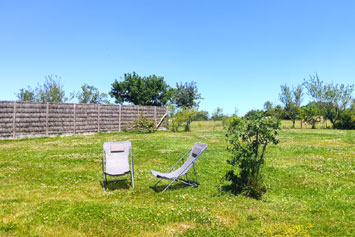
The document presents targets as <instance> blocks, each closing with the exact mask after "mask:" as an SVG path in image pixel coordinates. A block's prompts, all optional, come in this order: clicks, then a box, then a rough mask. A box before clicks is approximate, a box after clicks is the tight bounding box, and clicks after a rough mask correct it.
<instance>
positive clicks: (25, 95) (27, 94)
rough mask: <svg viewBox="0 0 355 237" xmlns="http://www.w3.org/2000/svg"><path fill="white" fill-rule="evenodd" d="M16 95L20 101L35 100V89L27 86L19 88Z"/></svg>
mask: <svg viewBox="0 0 355 237" xmlns="http://www.w3.org/2000/svg"><path fill="white" fill-rule="evenodd" d="M16 96H17V98H18V99H19V100H20V101H36V91H35V90H33V89H32V88H31V87H29V86H28V87H27V89H25V88H21V89H20V91H19V93H17V94H16Z"/></svg>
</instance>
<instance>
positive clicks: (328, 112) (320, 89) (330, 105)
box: [304, 74, 354, 125]
mask: <svg viewBox="0 0 355 237" xmlns="http://www.w3.org/2000/svg"><path fill="white" fill-rule="evenodd" d="M304 85H305V87H306V88H307V90H308V95H310V96H311V97H312V98H313V99H314V100H315V101H316V102H317V104H318V105H319V107H320V113H322V114H323V115H324V116H325V118H327V119H329V120H330V122H331V123H332V124H333V125H334V124H335V122H336V121H337V120H338V119H339V118H340V116H341V113H342V112H343V111H344V110H345V109H346V108H347V106H348V104H349V103H350V102H351V99H352V92H353V90H354V85H346V86H345V85H344V84H340V85H338V84H333V83H329V84H326V83H324V82H323V81H321V80H320V78H319V76H318V75H317V74H316V75H315V76H310V79H309V80H308V81H305V82H304Z"/></svg>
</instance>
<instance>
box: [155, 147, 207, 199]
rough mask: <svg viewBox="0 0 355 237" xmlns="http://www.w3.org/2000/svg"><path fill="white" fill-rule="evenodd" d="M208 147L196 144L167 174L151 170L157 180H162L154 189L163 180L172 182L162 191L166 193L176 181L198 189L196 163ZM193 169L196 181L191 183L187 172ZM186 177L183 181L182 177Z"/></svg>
mask: <svg viewBox="0 0 355 237" xmlns="http://www.w3.org/2000/svg"><path fill="white" fill-rule="evenodd" d="M206 148H207V145H206V144H203V143H199V142H197V143H195V145H194V146H193V147H192V148H191V149H190V150H189V151H188V152H187V153H185V155H184V156H183V157H181V158H180V159H179V160H178V162H177V163H176V164H175V165H174V166H173V167H172V168H171V169H170V170H169V171H168V172H167V173H161V172H158V171H155V170H151V173H152V175H154V176H155V177H157V178H160V180H159V181H158V182H157V183H156V184H154V186H153V188H155V187H156V186H157V185H158V183H160V182H161V181H162V180H163V179H167V180H172V181H171V182H170V184H169V185H168V186H167V187H166V188H165V189H164V190H163V191H162V192H165V191H166V190H167V189H168V188H169V187H170V186H171V185H172V184H173V183H174V182H175V181H178V182H180V183H184V184H187V185H190V186H193V187H197V186H198V185H199V183H198V180H197V174H196V169H195V163H196V161H197V159H198V158H199V156H200V155H201V154H202V152H203V151H204V150H206ZM188 154H189V157H188V158H187V160H186V161H184V159H185V157H186V156H187V155H188ZM181 161H182V162H183V164H182V165H181V166H180V167H179V168H178V169H176V170H174V171H173V169H174V168H175V167H176V166H177V165H178V164H179V163H180V162H181ZM192 167H193V169H194V174H195V181H191V180H189V179H188V178H187V172H188V171H189V170H190V169H191V168H192ZM183 175H186V179H183V178H182V176H183Z"/></svg>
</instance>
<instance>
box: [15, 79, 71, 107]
mask: <svg viewBox="0 0 355 237" xmlns="http://www.w3.org/2000/svg"><path fill="white" fill-rule="evenodd" d="M16 96H17V98H18V99H19V100H21V101H37V102H66V101H67V100H68V98H67V97H65V91H64V89H63V85H62V84H61V83H60V77H58V76H53V75H48V76H46V77H45V81H44V83H43V84H42V85H38V87H37V88H36V89H31V87H29V86H28V87H27V89H24V88H22V89H20V92H19V93H18V94H16Z"/></svg>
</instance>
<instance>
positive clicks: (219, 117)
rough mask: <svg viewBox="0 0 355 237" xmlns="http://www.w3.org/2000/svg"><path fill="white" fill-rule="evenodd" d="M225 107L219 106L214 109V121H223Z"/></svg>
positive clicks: (212, 117)
mask: <svg viewBox="0 0 355 237" xmlns="http://www.w3.org/2000/svg"><path fill="white" fill-rule="evenodd" d="M223 116H224V115H223V108H221V107H217V108H216V110H215V111H213V113H212V116H211V119H212V120H213V121H221V120H222V118H223Z"/></svg>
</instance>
